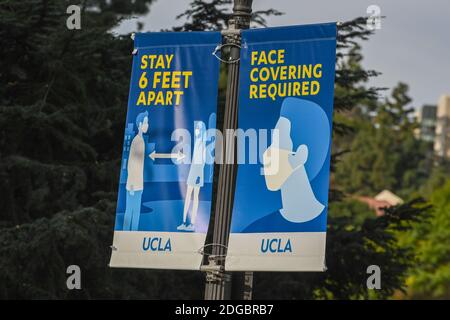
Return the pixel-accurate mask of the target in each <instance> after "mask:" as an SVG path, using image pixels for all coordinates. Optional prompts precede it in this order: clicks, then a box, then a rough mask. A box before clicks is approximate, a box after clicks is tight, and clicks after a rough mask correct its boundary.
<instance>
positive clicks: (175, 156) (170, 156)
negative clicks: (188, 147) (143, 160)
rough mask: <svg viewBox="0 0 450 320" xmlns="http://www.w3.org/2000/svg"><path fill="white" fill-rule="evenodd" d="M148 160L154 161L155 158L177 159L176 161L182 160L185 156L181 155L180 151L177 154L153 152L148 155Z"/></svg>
mask: <svg viewBox="0 0 450 320" xmlns="http://www.w3.org/2000/svg"><path fill="white" fill-rule="evenodd" d="M149 157H150V159H152V160H153V161H155V159H156V158H161V159H177V161H180V160H183V159H184V158H185V157H186V155H185V154H183V153H182V152H181V151H178V152H177V153H156V151H153V152H152V153H150V155H149Z"/></svg>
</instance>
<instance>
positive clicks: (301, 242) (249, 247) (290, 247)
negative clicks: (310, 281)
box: [225, 232, 326, 271]
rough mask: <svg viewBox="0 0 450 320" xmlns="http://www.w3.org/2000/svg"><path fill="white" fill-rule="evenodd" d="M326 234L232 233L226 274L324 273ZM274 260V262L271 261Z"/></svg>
mask: <svg viewBox="0 0 450 320" xmlns="http://www.w3.org/2000/svg"><path fill="white" fill-rule="evenodd" d="M325 244H326V233H325V232H292V233H291V232H290V233H232V234H231V235H230V241H229V244H228V248H229V250H228V254H227V258H226V264H225V265H226V270H227V271H325V269H326V268H325V256H324V255H323V254H317V253H325ZM274 258H275V259H274Z"/></svg>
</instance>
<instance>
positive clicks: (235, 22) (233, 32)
mask: <svg viewBox="0 0 450 320" xmlns="http://www.w3.org/2000/svg"><path fill="white" fill-rule="evenodd" d="M252 2H253V0H234V6H233V16H232V18H231V19H230V20H229V22H228V30H226V31H224V32H223V35H224V39H225V43H226V45H229V46H230V61H234V63H230V64H229V68H228V80H227V93H226V100H225V114H224V125H223V131H222V133H223V135H224V139H223V140H224V141H223V149H222V150H223V152H222V154H223V155H224V159H223V163H222V164H221V165H220V171H219V180H218V187H217V198H216V208H215V219H214V233H213V243H212V252H211V253H212V255H211V256H209V262H210V265H209V266H206V268H204V270H205V271H207V278H206V281H207V282H206V287H205V299H206V300H223V299H230V298H231V274H229V273H224V263H225V260H224V257H225V255H226V246H227V245H228V237H229V233H230V222H231V213H232V210H233V201H234V189H235V182H236V172H237V170H236V169H237V164H236V161H235V160H236V152H235V149H236V144H235V143H234V141H232V140H231V139H230V137H229V136H228V135H227V133H228V132H230V129H231V130H233V131H234V130H236V128H237V113H238V93H239V61H238V59H239V56H240V44H241V37H240V30H242V29H248V28H249V26H250V18H251V12H252Z"/></svg>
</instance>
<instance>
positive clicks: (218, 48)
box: [212, 43, 241, 64]
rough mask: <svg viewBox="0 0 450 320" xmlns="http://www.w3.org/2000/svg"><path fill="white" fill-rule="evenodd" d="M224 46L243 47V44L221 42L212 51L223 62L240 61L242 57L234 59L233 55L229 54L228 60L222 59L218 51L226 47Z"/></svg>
mask: <svg viewBox="0 0 450 320" xmlns="http://www.w3.org/2000/svg"><path fill="white" fill-rule="evenodd" d="M224 47H235V48H239V49H241V46H240V45H238V44H235V43H225V44H219V45H218V46H217V47H216V48H215V49H214V51H213V52H212V55H213V56H214V57H216V58H217V59H219V61H221V62H223V63H227V64H232V63H236V62H238V61H239V60H240V59H241V58H237V59H234V60H233V59H232V58H231V56H229V58H228V60H225V59H222V58H221V57H219V56H218V55H217V53H218V52H219V51H221V50H222V48H224Z"/></svg>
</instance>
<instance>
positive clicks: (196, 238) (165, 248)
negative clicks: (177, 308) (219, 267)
mask: <svg viewBox="0 0 450 320" xmlns="http://www.w3.org/2000/svg"><path fill="white" fill-rule="evenodd" d="M205 238H206V234H204V233H180V232H146V231H116V232H114V240H113V251H112V255H111V262H110V264H109V265H110V267H115V268H151V269H180V270H192V269H200V264H201V262H202V255H201V254H200V253H199V252H198V250H199V249H200V248H201V247H202V246H203V244H204V243H205Z"/></svg>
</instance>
